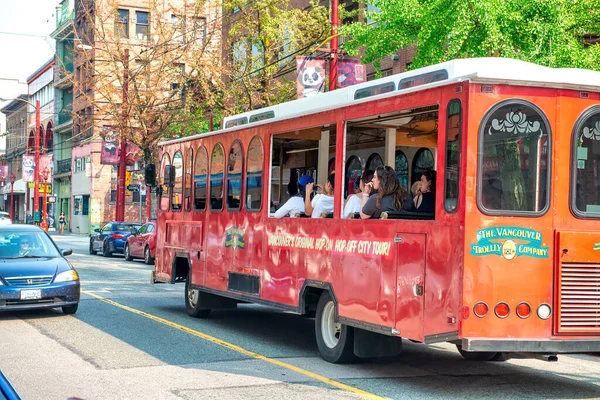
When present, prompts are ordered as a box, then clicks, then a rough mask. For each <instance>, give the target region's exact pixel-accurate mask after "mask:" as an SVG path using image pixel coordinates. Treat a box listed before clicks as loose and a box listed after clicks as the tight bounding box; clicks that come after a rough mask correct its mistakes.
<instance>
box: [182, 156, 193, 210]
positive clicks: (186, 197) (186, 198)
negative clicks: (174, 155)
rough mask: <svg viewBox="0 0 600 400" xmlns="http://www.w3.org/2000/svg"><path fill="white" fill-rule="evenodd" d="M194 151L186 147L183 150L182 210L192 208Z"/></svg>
mask: <svg viewBox="0 0 600 400" xmlns="http://www.w3.org/2000/svg"><path fill="white" fill-rule="evenodd" d="M193 159H194V151H193V150H192V149H187V150H186V152H185V187H184V194H183V204H184V210H185V211H190V209H191V208H192V161H193Z"/></svg>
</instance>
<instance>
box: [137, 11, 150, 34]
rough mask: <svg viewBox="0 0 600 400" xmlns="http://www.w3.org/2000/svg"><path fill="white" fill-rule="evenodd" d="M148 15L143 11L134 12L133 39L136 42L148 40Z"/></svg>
mask: <svg viewBox="0 0 600 400" xmlns="http://www.w3.org/2000/svg"><path fill="white" fill-rule="evenodd" d="M149 19H150V15H149V14H148V13H147V12H144V11H136V12H135V38H136V39H137V40H148V37H149V35H150V29H149V25H148V20H149Z"/></svg>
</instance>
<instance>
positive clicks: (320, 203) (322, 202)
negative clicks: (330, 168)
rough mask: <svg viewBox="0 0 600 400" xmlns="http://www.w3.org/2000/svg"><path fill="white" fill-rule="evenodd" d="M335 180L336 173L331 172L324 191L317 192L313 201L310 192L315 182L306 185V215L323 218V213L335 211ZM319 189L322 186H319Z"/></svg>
mask: <svg viewBox="0 0 600 400" xmlns="http://www.w3.org/2000/svg"><path fill="white" fill-rule="evenodd" d="M334 181H335V174H331V175H329V176H328V177H327V183H325V188H324V190H323V191H324V193H319V194H317V195H316V196H315V197H314V198H313V199H312V201H311V200H310V193H312V189H313V186H314V183H309V184H308V185H306V194H305V195H304V212H305V213H306V215H308V214H310V216H311V217H312V218H321V213H322V212H326V213H330V212H333V185H334ZM318 187H319V189H320V188H321V186H320V185H319V186H318Z"/></svg>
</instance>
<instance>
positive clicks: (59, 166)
mask: <svg viewBox="0 0 600 400" xmlns="http://www.w3.org/2000/svg"><path fill="white" fill-rule="evenodd" d="M65 172H71V159H70V158H69V159H66V160H59V161H57V162H56V173H57V174H64V173H65Z"/></svg>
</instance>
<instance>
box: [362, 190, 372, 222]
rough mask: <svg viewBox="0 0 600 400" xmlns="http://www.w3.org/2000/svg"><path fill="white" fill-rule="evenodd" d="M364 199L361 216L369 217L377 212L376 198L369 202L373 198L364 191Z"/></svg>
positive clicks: (363, 217)
mask: <svg viewBox="0 0 600 400" xmlns="http://www.w3.org/2000/svg"><path fill="white" fill-rule="evenodd" d="M361 196H362V199H361V202H360V218H362V219H369V218H371V216H372V215H373V213H374V212H375V208H374V207H375V198H373V200H372V201H370V202H369V200H370V199H371V198H370V197H369V195H368V194H367V193H363V194H362V195H361Z"/></svg>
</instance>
